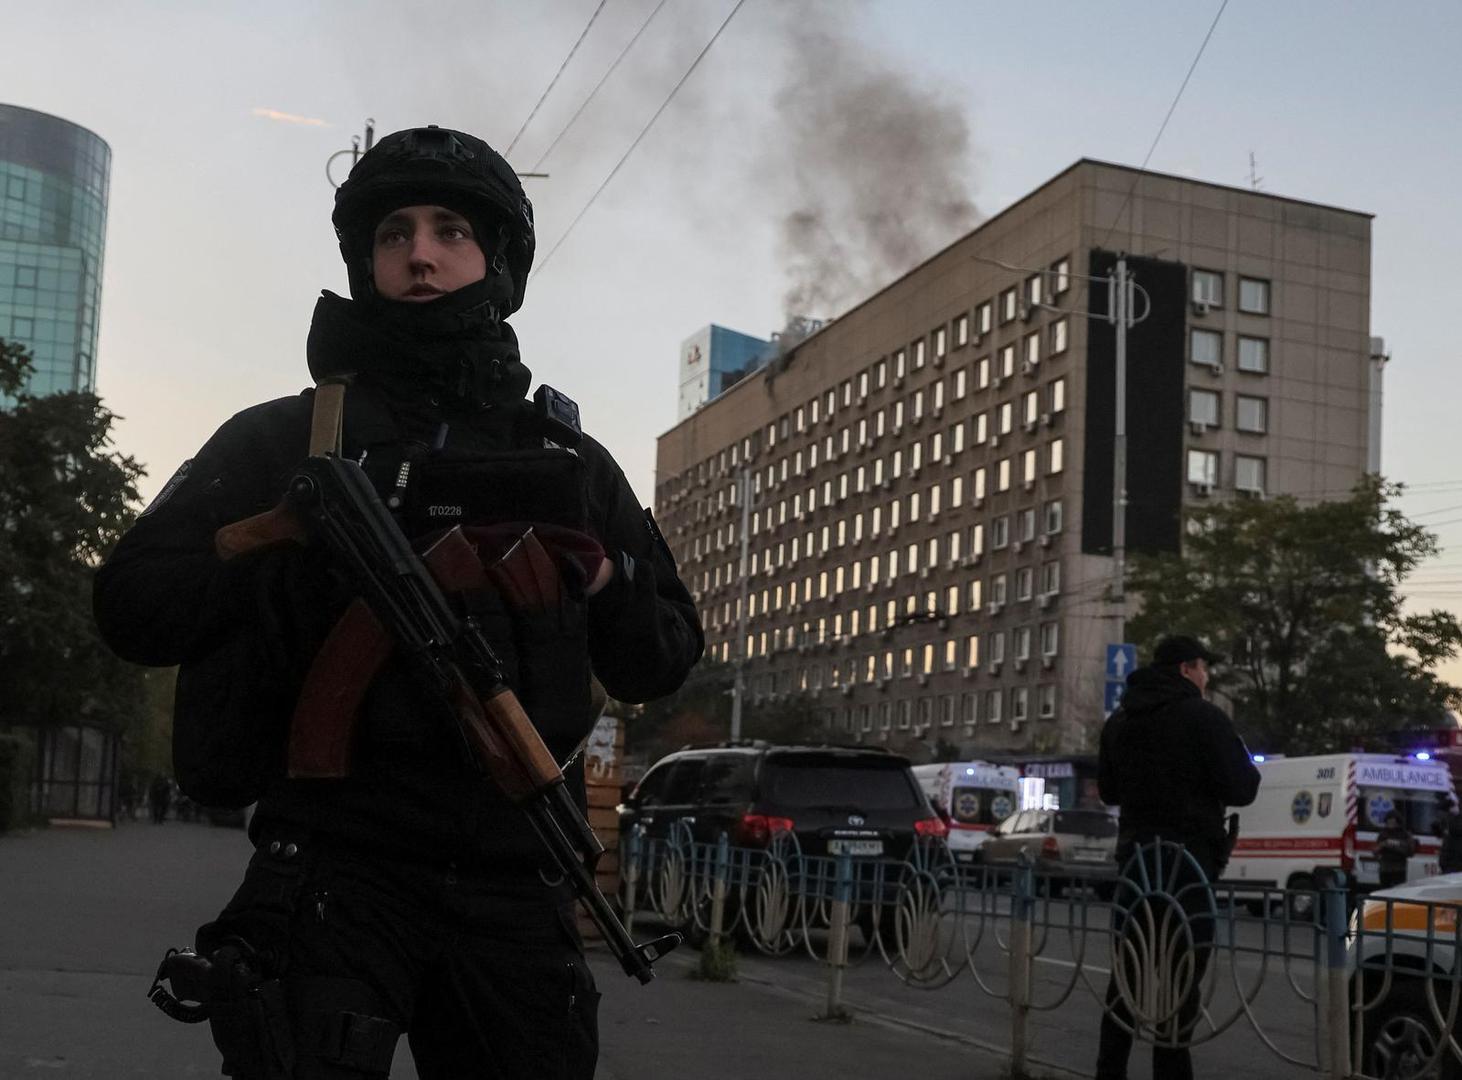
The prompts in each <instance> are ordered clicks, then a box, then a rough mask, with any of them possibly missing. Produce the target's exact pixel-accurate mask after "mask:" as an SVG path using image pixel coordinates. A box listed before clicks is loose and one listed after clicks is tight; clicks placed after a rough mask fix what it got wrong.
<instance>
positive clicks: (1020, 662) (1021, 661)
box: [1015, 656, 1026, 671]
mask: <svg viewBox="0 0 1462 1080" xmlns="http://www.w3.org/2000/svg"><path fill="white" fill-rule="evenodd" d="M1025 665H1026V658H1025V657H1024V656H1017V657H1016V658H1015V670H1016V671H1024V670H1025Z"/></svg>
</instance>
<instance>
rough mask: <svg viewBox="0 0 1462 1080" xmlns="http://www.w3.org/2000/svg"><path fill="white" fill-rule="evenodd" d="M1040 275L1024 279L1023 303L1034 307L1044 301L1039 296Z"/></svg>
mask: <svg viewBox="0 0 1462 1080" xmlns="http://www.w3.org/2000/svg"><path fill="white" fill-rule="evenodd" d="M1042 276H1043V275H1041V274H1032V275H1031V276H1030V277H1028V278H1026V279H1025V302H1026V303H1027V304H1030V305H1031V306H1032V307H1034V306H1035V305H1036V304H1039V303H1040V302H1041V300H1043V299H1044V297H1042V295H1041V278H1042Z"/></svg>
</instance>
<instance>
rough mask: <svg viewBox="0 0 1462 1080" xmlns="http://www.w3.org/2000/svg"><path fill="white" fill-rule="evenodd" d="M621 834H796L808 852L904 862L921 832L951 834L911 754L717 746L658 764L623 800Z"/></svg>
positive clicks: (759, 842)
mask: <svg viewBox="0 0 1462 1080" xmlns="http://www.w3.org/2000/svg"><path fill="white" fill-rule="evenodd" d="M619 811H620V819H619V820H620V831H621V833H627V832H628V830H629V829H630V828H632V827H633V826H635V825H642V826H643V827H644V829H645V833H646V835H648V836H650V837H667V836H669V834H670V831H671V828H672V826H673V825H674V823H675V822H678V821H683V822H685V823H686V824H687V825H689V826H690V829H691V833H692V835H693V837H694V838H695V839H696V840H699V841H705V842H708V843H713V842H715V841H716V840H717V839H718V838H719V837H720V835H721V833H722V832H724V833H726V834H727V835H728V836H729V837H730V839H731V843H732V844H735V845H737V846H740V847H766V846H768V845H769V844H770V843H771V840H772V837H773V836H774V835H776V834H777V833H779V832H790V833H792V834H793V835H794V836H795V837H796V838H797V842H798V844H799V845H800V847H801V850H802V852H803V854H806V855H838V854H842V853H847V854H849V855H853V856H856V857H859V858H888V859H902V858H904V857H905V856H907V855H908V853H909V849H910V848H911V847H912V846H913V844H914V841H915V840H916V839H917V838H919V837H921V836H929V837H935V836H937V837H943V836H945V835H946V834H947V832H948V826H947V825H946V824H945V822H944V820H943V819H942V818H940V817H939V815H938V814H936V813H935V812H934V810H933V808H932V807H930V805H929V800H928V799H927V798H925V796H924V792H923V790H922V789H921V788H920V787H919V784H918V782H917V781H916V780H915V779H914V775H913V772H912V771H911V770H910V768H909V762H908V760H907V759H906V758H903V757H899V756H898V755H896V754H890V753H888V752H886V751H884V750H879V749H873V748H867V747H845V746H773V745H770V744H768V743H752V744H749V745H729V744H728V745H721V746H715V747H705V748H699V749H688V750H681V751H677V752H676V753H673V754H670V755H669V756H667V757H664V758H662V759H661V760H660V761H658V762H656V763H655V765H654V766H653V767H652V768H651V769H650V770H649V772H647V773H646V774H645V777H644V779H643V780H641V781H640V783H639V785H638V786H637V787H636V788H635V790H634V792H633V793H632V794H631V795H630V796H629V798H628V799H626V800H625V802H624V803H623V804H622V805H621V806H620V808H619Z"/></svg>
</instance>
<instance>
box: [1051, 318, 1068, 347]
mask: <svg viewBox="0 0 1462 1080" xmlns="http://www.w3.org/2000/svg"><path fill="white" fill-rule="evenodd" d="M1065 351H1066V320H1065V319H1064V318H1063V319H1057V320H1056V321H1055V322H1053V323H1052V324H1051V355H1052V356H1059V355H1060V354H1061V353H1064V352H1065Z"/></svg>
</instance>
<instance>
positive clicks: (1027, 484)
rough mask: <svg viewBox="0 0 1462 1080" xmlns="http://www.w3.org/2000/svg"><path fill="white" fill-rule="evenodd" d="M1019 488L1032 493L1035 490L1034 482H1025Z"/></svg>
mask: <svg viewBox="0 0 1462 1080" xmlns="http://www.w3.org/2000/svg"><path fill="white" fill-rule="evenodd" d="M1021 486H1022V487H1024V488H1025V489H1026V490H1027V491H1034V490H1035V489H1036V482H1035V481H1034V480H1027V481H1026V482H1025V483H1024V484H1022V485H1021Z"/></svg>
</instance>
